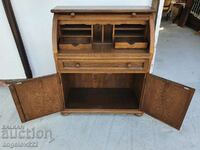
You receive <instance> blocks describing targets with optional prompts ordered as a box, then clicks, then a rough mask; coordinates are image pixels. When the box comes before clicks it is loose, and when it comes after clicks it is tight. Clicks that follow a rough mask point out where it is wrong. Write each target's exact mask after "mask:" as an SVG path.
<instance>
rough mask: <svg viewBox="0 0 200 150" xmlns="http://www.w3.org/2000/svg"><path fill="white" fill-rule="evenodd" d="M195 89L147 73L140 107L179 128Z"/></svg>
mask: <svg viewBox="0 0 200 150" xmlns="http://www.w3.org/2000/svg"><path fill="white" fill-rule="evenodd" d="M194 91H195V90H194V89H193V88H190V87H187V86H184V85H181V84H178V83H175V82H172V81H169V80H166V79H163V78H160V77H157V76H155V75H151V74H147V76H146V81H145V87H144V91H143V96H142V100H141V105H140V108H141V109H142V110H143V111H144V112H145V113H147V114H149V115H150V116H152V117H154V118H157V119H158V120H160V121H162V122H164V123H166V124H168V125H170V126H172V127H174V128H176V129H178V130H179V129H180V127H181V125H182V122H183V119H184V117H185V114H186V112H187V109H188V107H189V104H190V101H191V99H192V96H193V94H194Z"/></svg>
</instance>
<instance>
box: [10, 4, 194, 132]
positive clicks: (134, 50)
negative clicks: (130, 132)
mask: <svg viewBox="0 0 200 150" xmlns="http://www.w3.org/2000/svg"><path fill="white" fill-rule="evenodd" d="M52 12H53V13H54V19H53V53H54V58H55V63H56V68H57V74H54V75H49V76H45V77H39V78H34V79H31V80H27V81H20V82H16V83H13V84H11V85H10V90H11V93H12V96H13V99H14V102H15V104H16V107H17V110H18V113H19V115H20V118H21V121H22V122H26V121H29V120H32V119H36V118H38V117H42V116H45V115H49V114H52V113H54V112H61V113H62V114H63V115H65V114H70V113H119V114H122V113H123V114H135V115H142V114H143V113H144V112H145V113H147V114H149V115H150V116H152V117H155V118H157V119H159V120H161V121H163V122H165V123H167V124H169V125H170V126H172V127H174V128H177V129H180V127H181V124H182V122H183V119H184V116H185V114H186V111H187V109H188V106H189V103H190V101H191V99H192V96H193V93H194V89H193V88H190V87H187V86H184V85H181V84H178V83H175V82H172V81H169V80H166V79H163V78H160V77H157V76H155V75H152V74H150V73H149V71H150V66H151V61H152V57H153V54H154V11H153V10H152V9H151V8H148V7H146V8H142V7H56V8H55V9H53V10H52Z"/></svg>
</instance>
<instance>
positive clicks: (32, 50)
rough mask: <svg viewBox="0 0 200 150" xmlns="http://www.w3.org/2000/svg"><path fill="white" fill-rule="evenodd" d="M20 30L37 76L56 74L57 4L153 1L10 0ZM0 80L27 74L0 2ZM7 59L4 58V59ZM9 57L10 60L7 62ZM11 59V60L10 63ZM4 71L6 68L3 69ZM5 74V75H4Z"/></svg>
mask: <svg viewBox="0 0 200 150" xmlns="http://www.w3.org/2000/svg"><path fill="white" fill-rule="evenodd" d="M11 2H12V5H13V9H14V12H15V15H16V19H17V22H18V25H19V29H20V32H21V35H22V38H23V40H24V45H25V48H26V50H27V55H28V59H29V61H30V65H31V69H32V71H33V75H34V77H36V76H43V75H47V74H52V73H55V71H56V70H55V65H54V60H53V53H52V44H51V43H52V42H51V30H52V17H53V14H52V13H50V9H52V8H54V7H55V6H57V5H71V6H74V5H77V4H78V5H92V6H94V5H98V6H99V5H100V6H104V5H107V6H115V5H120V6H124V5H125V6H127V5H128V6H131V5H132V6H151V0H94V1H91V0H84V1H83V0H59V1H58V0H28V1H27V0H11ZM0 5H1V6H0V10H1V13H0V18H2V17H3V18H2V19H3V20H2V21H1V24H0V25H1V29H2V27H3V30H4V29H5V30H4V31H3V34H2V33H1V34H2V35H3V38H2V36H0V42H1V43H0V46H1V47H0V67H1V72H0V79H2V78H5V79H8V78H19V77H21V78H23V77H24V72H23V68H22V65H21V62H20V59H19V55H18V53H17V49H16V46H15V44H14V40H13V37H12V36H11V33H10V30H9V26H8V23H7V20H6V18H5V14H4V12H3V9H2V8H3V7H2V3H0ZM2 55H3V56H6V59H5V58H4V59H2V57H3V56H2ZM8 58H9V59H8ZM11 60H12V61H11ZM2 68H3V69H2ZM2 71H3V72H2Z"/></svg>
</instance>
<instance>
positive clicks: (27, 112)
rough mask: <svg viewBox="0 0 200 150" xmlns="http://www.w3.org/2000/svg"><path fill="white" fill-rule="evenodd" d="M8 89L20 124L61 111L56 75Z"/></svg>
mask: <svg viewBox="0 0 200 150" xmlns="http://www.w3.org/2000/svg"><path fill="white" fill-rule="evenodd" d="M9 87H10V91H11V93H12V96H13V99H14V102H15V105H16V107H17V110H18V113H19V116H20V118H21V121H22V122H26V121H29V120H32V119H36V118H39V117H42V116H45V115H49V114H52V113H55V112H59V111H61V110H63V107H64V104H63V98H62V96H61V87H60V82H59V78H58V76H57V75H50V76H45V77H40V78H35V79H31V80H26V81H22V82H17V83H15V84H11V85H10V86H9Z"/></svg>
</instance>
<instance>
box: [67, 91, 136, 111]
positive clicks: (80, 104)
mask: <svg viewBox="0 0 200 150" xmlns="http://www.w3.org/2000/svg"><path fill="white" fill-rule="evenodd" d="M67 102H68V103H66V108H73V109H74V108H82V109H87V108H93V109H98V108H102V109H138V108H139V104H138V101H137V100H136V96H135V94H134V92H133V90H132V89H130V88H72V89H70V90H69V96H68V101H67Z"/></svg>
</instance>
